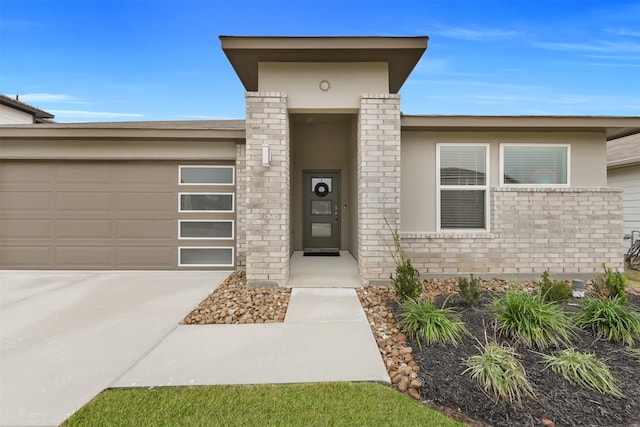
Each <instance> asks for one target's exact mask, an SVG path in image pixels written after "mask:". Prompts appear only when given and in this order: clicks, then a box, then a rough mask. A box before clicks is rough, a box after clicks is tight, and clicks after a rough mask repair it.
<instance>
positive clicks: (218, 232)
mask: <svg viewBox="0 0 640 427" xmlns="http://www.w3.org/2000/svg"><path fill="white" fill-rule="evenodd" d="M178 223H179V228H178V238H180V239H193V240H196V239H225V240H230V239H233V221H232V220H228V221H224V220H182V219H181V220H179V221H178Z"/></svg>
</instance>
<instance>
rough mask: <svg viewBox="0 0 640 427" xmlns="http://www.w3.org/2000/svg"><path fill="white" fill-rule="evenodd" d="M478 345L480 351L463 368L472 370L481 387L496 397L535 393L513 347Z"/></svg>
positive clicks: (515, 398) (511, 397)
mask: <svg viewBox="0 0 640 427" xmlns="http://www.w3.org/2000/svg"><path fill="white" fill-rule="evenodd" d="M476 348H478V350H480V354H477V355H474V356H471V357H469V358H468V359H467V360H466V362H465V364H466V366H467V369H465V370H464V371H463V373H462V374H463V375H464V374H466V373H470V374H471V378H473V379H474V380H475V381H476V382H477V383H478V385H479V386H480V388H482V390H483V391H484V392H485V393H486V394H487V395H488V396H489V397H491V398H493V400H494V401H497V400H499V399H506V400H508V401H509V402H513V401H516V402H518V403H519V402H520V401H521V399H522V397H523V396H525V395H526V396H531V397H535V394H534V392H533V388H532V387H531V384H530V383H529V380H528V379H527V374H526V372H525V369H524V367H523V366H522V364H521V363H520V362H519V361H518V360H517V359H516V352H515V350H513V349H512V348H511V347H509V346H506V345H499V344H496V343H486V344H485V345H481V346H479V347H476Z"/></svg>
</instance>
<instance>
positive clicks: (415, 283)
mask: <svg viewBox="0 0 640 427" xmlns="http://www.w3.org/2000/svg"><path fill="white" fill-rule="evenodd" d="M419 277H420V272H419V271H418V270H416V269H415V268H414V267H413V265H411V260H409V259H405V260H404V262H403V263H402V264H398V265H396V275H395V277H394V276H391V282H392V283H393V288H394V290H395V291H396V295H397V296H398V298H400V300H402V301H404V300H407V299H415V298H418V297H419V296H420V294H421V293H422V284H421V283H420V280H419Z"/></svg>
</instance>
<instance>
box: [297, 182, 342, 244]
mask: <svg viewBox="0 0 640 427" xmlns="http://www.w3.org/2000/svg"><path fill="white" fill-rule="evenodd" d="M302 178H303V180H304V185H303V186H302V189H303V190H302V191H303V196H302V203H303V209H302V244H303V247H304V250H305V252H323V251H325V252H337V251H339V250H340V172H339V171H329V172H327V171H305V172H303V177H302Z"/></svg>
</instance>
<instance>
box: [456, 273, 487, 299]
mask: <svg viewBox="0 0 640 427" xmlns="http://www.w3.org/2000/svg"><path fill="white" fill-rule="evenodd" d="M481 283H482V281H481V280H480V279H479V278H477V277H473V274H472V275H471V278H470V279H467V278H466V277H459V278H458V287H459V288H460V296H461V297H462V298H463V299H464V300H465V301H466V303H467V304H469V305H472V304H474V303H476V302H477V301H478V299H479V298H480V284H481Z"/></svg>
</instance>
